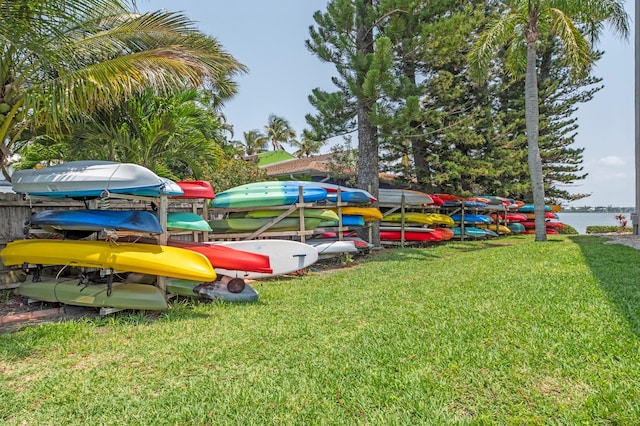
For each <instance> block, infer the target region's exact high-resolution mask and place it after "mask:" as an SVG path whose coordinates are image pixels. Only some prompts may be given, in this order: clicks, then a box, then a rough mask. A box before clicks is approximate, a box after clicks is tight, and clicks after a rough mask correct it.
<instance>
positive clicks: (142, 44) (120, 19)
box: [0, 0, 245, 178]
mask: <svg viewBox="0 0 640 426" xmlns="http://www.w3.org/2000/svg"><path fill="white" fill-rule="evenodd" d="M0 20H1V21H2V25H1V26H0V46H1V47H2V49H1V50H0V55H2V56H1V58H0V83H1V84H0V110H1V111H3V112H2V116H1V117H0V118H1V124H0V165H1V166H2V170H3V173H4V174H5V175H6V176H7V177H8V178H9V176H8V173H7V170H6V164H7V161H8V160H9V159H10V158H11V157H12V155H13V154H14V152H15V150H16V148H19V147H20V146H24V145H25V144H26V143H28V142H29V141H30V136H33V137H35V136H37V134H38V133H39V134H43V133H44V132H43V131H42V130H43V129H45V130H47V133H49V134H55V133H57V132H59V131H60V129H62V128H63V127H64V126H65V124H66V123H68V122H69V121H70V117H74V116H77V115H78V114H84V113H87V112H91V113H93V112H99V111H104V109H106V110H108V109H109V108H111V107H113V106H114V105H117V104H118V103H119V102H121V101H122V99H124V98H126V97H129V96H131V95H133V94H135V93H139V92H141V91H143V90H145V89H147V88H149V89H152V90H153V91H154V92H155V93H158V94H170V93H175V92H177V91H181V90H184V89H187V88H195V87H198V88H200V89H202V90H206V91H208V92H209V93H210V96H211V97H212V98H215V99H217V100H220V101H221V100H224V99H227V98H228V97H230V96H231V95H233V94H234V93H235V92H236V84H235V83H234V82H233V81H232V80H231V78H232V77H233V76H234V75H236V74H238V73H240V72H243V71H244V70H245V68H244V66H243V65H242V64H240V63H239V62H237V61H236V60H235V59H234V58H233V57H232V56H231V55H230V54H228V53H227V52H225V51H223V50H222V49H221V47H220V45H219V44H218V42H217V41H216V40H215V39H214V38H212V37H209V36H206V35H204V34H202V33H200V32H199V31H197V30H196V28H195V26H194V24H193V22H192V21H190V20H189V19H188V18H187V17H185V16H183V15H181V14H177V13H171V12H166V11H159V12H153V13H146V14H138V13H135V11H134V10H133V9H132V8H131V7H130V5H129V4H127V3H125V2H124V1H120V0H68V1H65V2H49V1H42V0H25V1H23V2H13V1H10V2H7V1H5V2H1V3H0ZM114 125H115V124H114ZM29 129H39V130H40V131H39V132H35V133H33V132H31V133H30V132H27V130H29ZM109 130H110V131H113V130H114V129H109Z"/></svg>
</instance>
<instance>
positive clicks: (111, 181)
mask: <svg viewBox="0 0 640 426" xmlns="http://www.w3.org/2000/svg"><path fill="white" fill-rule="evenodd" d="M171 183H172V181H169V180H167V179H163V178H160V177H159V176H158V175H156V174H155V173H153V172H152V171H151V170H149V169H147V168H146V167H142V166H139V165H137V164H131V163H117V162H113V161H70V162H67V163H62V164H57V165H54V166H50V167H45V168H42V169H29V170H19V171H17V172H15V173H14V174H13V176H12V184H13V190H14V191H15V192H17V193H20V194H29V195H33V196H47V197H55V198H65V197H66V198H97V197H100V195H101V194H102V193H103V192H104V191H108V192H111V193H114V194H126V195H142V196H158V195H161V194H167V195H171V192H173V191H174V190H175V188H173V186H172V185H170V184H171ZM176 186H177V185H176ZM178 189H179V187H178ZM179 190H180V191H182V190H181V189H179Z"/></svg>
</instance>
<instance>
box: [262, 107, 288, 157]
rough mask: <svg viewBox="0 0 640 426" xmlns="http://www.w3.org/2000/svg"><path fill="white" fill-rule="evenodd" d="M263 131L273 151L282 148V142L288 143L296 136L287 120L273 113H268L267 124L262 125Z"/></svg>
mask: <svg viewBox="0 0 640 426" xmlns="http://www.w3.org/2000/svg"><path fill="white" fill-rule="evenodd" d="M264 131H265V135H266V137H267V139H268V140H269V141H270V142H271V146H272V147H273V150H274V151H275V150H278V149H282V144H283V143H289V142H290V141H291V140H293V138H295V137H296V132H295V130H293V129H292V128H291V124H289V121H287V119H285V118H283V117H279V116H277V115H275V114H270V115H269V120H268V122H267V125H266V126H264Z"/></svg>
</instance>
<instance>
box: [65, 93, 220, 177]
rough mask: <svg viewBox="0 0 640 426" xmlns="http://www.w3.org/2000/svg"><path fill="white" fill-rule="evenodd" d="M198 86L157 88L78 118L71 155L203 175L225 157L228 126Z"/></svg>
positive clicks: (162, 171)
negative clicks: (161, 93) (167, 91)
mask: <svg viewBox="0 0 640 426" xmlns="http://www.w3.org/2000/svg"><path fill="white" fill-rule="evenodd" d="M202 97H203V95H202V94H201V93H200V92H198V91H196V90H195V89H191V90H187V91H184V92H182V93H179V94H176V95H174V96H171V97H168V98H165V97H157V96H155V95H154V94H153V92H152V91H151V90H147V91H145V92H143V93H141V94H138V95H135V96H133V97H131V98H130V99H128V100H127V101H126V102H124V103H123V104H121V105H119V106H117V107H112V108H110V109H108V110H103V111H101V112H100V114H95V113H94V114H91V115H87V116H86V117H83V118H82V119H79V120H77V122H76V125H75V126H74V127H73V129H72V133H71V135H70V137H69V140H70V141H69V143H68V152H67V155H68V156H69V157H70V158H73V159H77V160H82V159H96V158H103V159H108V160H112V161H120V162H126V163H135V164H140V165H142V166H145V167H147V168H148V169H150V170H152V171H154V172H156V173H157V174H158V175H160V176H164V177H168V178H172V179H185V178H195V179H202V178H203V176H205V175H207V174H208V173H209V172H210V171H211V170H212V169H213V168H214V167H215V166H216V164H217V162H218V159H219V158H221V157H222V156H223V152H222V145H223V144H224V142H225V135H224V132H225V129H224V126H223V123H222V122H221V121H220V120H221V118H220V117H219V116H217V115H215V114H212V113H211V111H210V110H208V109H207V108H206V107H205V105H206V104H207V103H206V101H203V100H202Z"/></svg>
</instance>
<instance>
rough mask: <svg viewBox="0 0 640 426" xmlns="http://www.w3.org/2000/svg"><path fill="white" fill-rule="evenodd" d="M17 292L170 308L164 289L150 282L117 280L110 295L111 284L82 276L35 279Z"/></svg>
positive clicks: (80, 302)
mask: <svg viewBox="0 0 640 426" xmlns="http://www.w3.org/2000/svg"><path fill="white" fill-rule="evenodd" d="M17 292H18V294H20V295H21V296H23V297H28V298H30V299H35V300H41V301H44V302H60V303H64V304H66V305H75V306H91V307H95V308H116V309H140V310H149V311H164V310H166V309H167V301H166V299H165V297H164V294H163V293H162V291H161V290H160V289H159V288H157V287H155V286H152V285H148V284H136V283H120V282H114V283H113V284H112V290H111V294H110V295H108V294H107V293H108V288H107V284H78V279H73V280H59V281H56V280H55V279H50V280H44V281H39V282H35V283H34V282H24V283H22V284H21V285H20V287H19V288H18V290H17Z"/></svg>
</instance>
